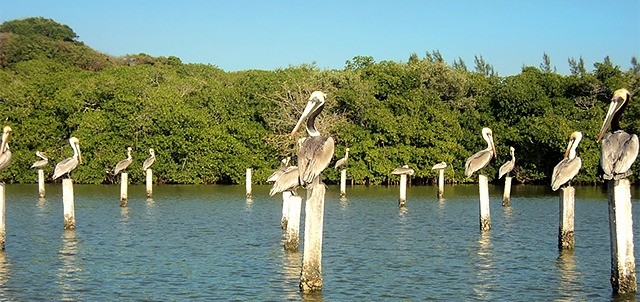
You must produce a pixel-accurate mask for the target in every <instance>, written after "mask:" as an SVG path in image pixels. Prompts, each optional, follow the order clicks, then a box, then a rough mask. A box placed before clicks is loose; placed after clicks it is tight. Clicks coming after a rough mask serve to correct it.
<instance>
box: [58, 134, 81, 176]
mask: <svg viewBox="0 0 640 302" xmlns="http://www.w3.org/2000/svg"><path fill="white" fill-rule="evenodd" d="M69 144H70V145H71V149H73V156H71V157H67V158H65V159H63V160H62V161H61V162H59V163H58V164H57V165H56V168H55V169H54V170H53V176H52V177H51V178H52V179H56V178H58V177H60V176H62V175H65V174H67V178H71V171H73V170H74V169H75V168H76V167H77V166H78V164H81V163H82V153H81V152H80V141H79V140H78V138H77V137H75V136H74V137H72V138H70V139H69Z"/></svg>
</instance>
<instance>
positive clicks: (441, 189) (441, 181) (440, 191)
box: [438, 169, 444, 199]
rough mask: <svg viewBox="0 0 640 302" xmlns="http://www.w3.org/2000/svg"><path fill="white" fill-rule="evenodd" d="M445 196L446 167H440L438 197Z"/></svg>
mask: <svg viewBox="0 0 640 302" xmlns="http://www.w3.org/2000/svg"><path fill="white" fill-rule="evenodd" d="M442 198H444V169H438V199H442Z"/></svg>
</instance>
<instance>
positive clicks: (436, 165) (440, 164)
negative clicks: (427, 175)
mask: <svg viewBox="0 0 640 302" xmlns="http://www.w3.org/2000/svg"><path fill="white" fill-rule="evenodd" d="M446 167H447V163H445V162H443V161H442V162H439V163H437V164H435V165H433V167H431V170H440V169H444V168H446Z"/></svg>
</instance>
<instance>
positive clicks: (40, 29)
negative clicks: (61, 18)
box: [0, 17, 78, 41]
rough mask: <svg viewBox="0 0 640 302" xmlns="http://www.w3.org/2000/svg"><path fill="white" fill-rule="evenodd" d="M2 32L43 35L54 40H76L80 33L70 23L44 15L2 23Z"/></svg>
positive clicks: (0, 29) (0, 27) (0, 30)
mask: <svg viewBox="0 0 640 302" xmlns="http://www.w3.org/2000/svg"><path fill="white" fill-rule="evenodd" d="M0 32H6V33H13V34H17V35H24V36H30V35H41V36H45V37H47V38H50V39H54V40H63V41H74V40H75V39H77V38H78V35H77V34H76V33H75V32H74V31H73V30H72V29H71V27H69V26H68V25H64V24H60V23H58V22H56V21H53V20H51V19H46V18H42V17H36V18H26V19H19V20H12V21H7V22H4V23H2V25H0Z"/></svg>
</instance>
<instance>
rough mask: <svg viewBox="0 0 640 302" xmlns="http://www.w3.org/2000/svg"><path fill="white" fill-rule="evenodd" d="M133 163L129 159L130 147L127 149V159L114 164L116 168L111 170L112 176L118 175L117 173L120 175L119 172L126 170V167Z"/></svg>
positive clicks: (131, 159) (130, 158)
mask: <svg viewBox="0 0 640 302" xmlns="http://www.w3.org/2000/svg"><path fill="white" fill-rule="evenodd" d="M132 161H133V158H132V157H131V147H127V158H125V159H123V160H121V161H119V162H118V163H117V164H116V167H115V168H114V169H113V173H112V174H113V175H118V173H120V171H122V170H124V169H126V168H127V167H129V165H130V164H131V162H132Z"/></svg>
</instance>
